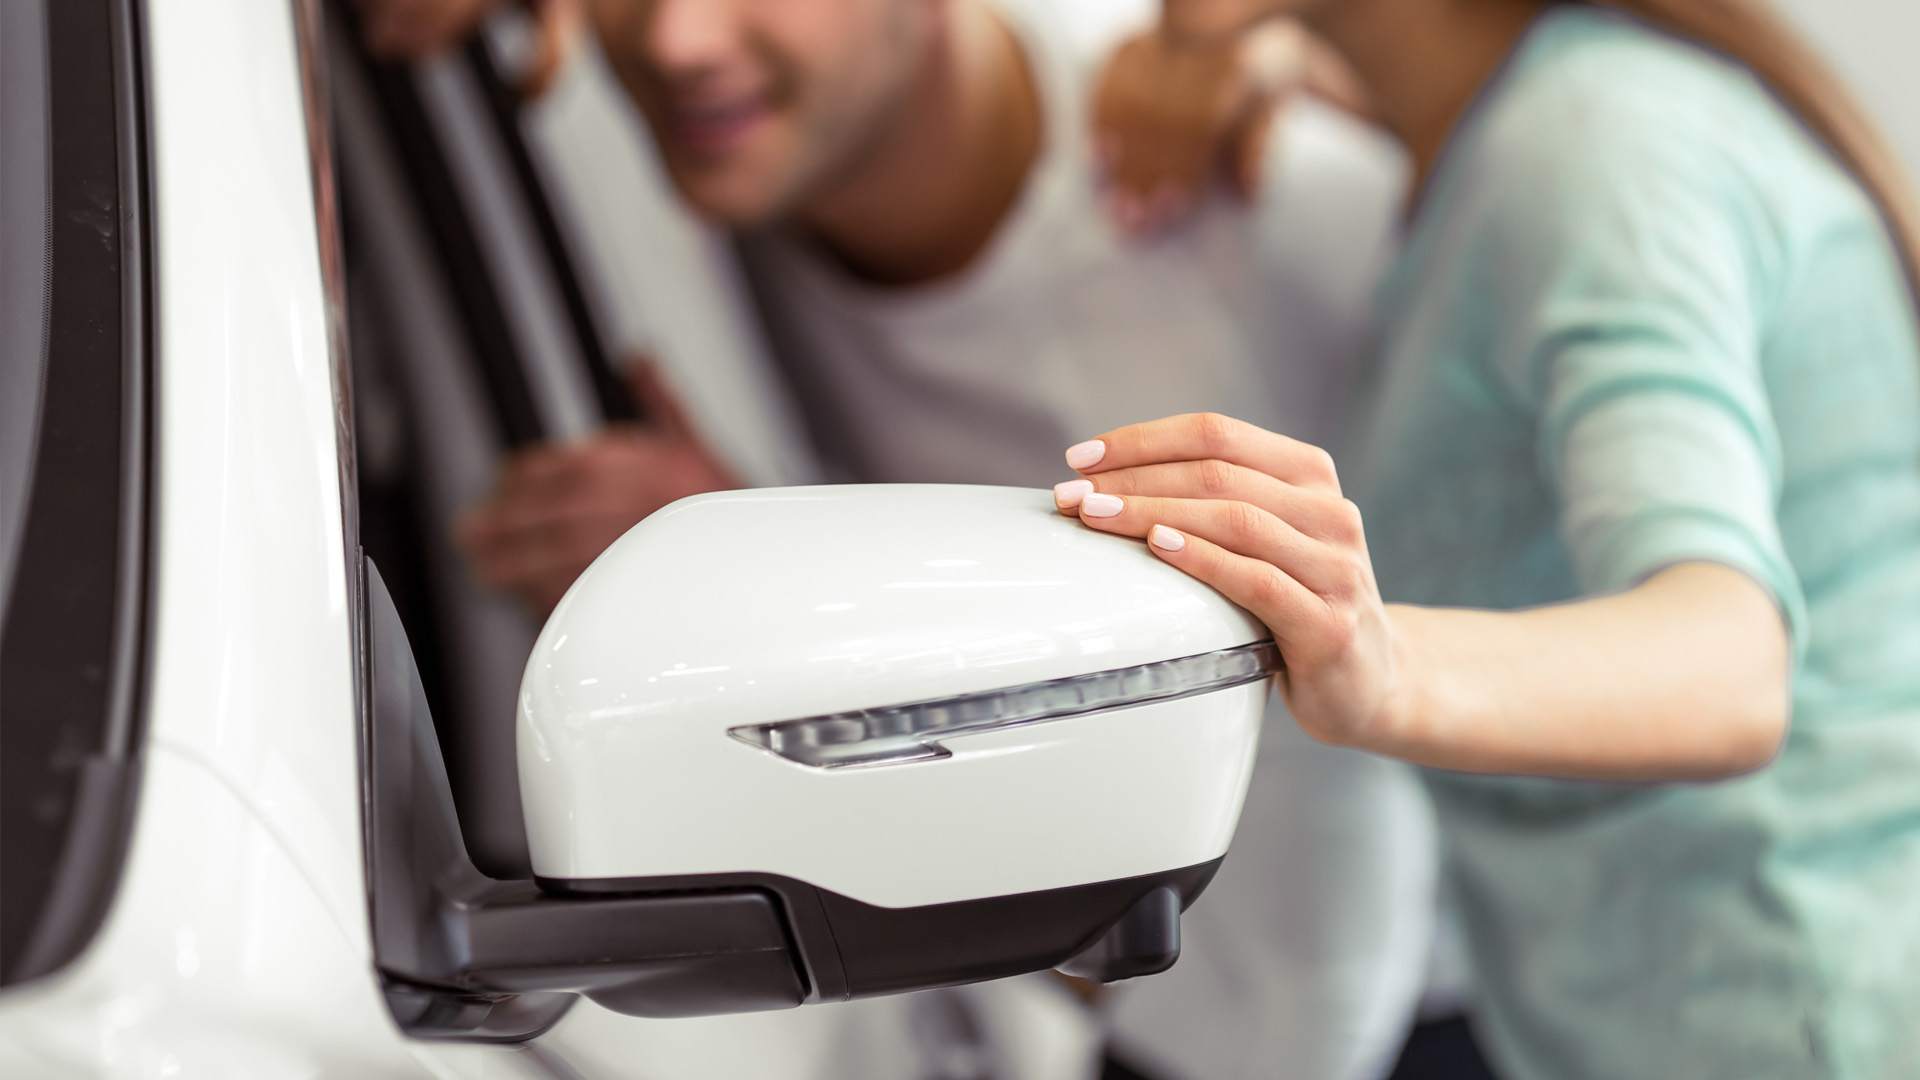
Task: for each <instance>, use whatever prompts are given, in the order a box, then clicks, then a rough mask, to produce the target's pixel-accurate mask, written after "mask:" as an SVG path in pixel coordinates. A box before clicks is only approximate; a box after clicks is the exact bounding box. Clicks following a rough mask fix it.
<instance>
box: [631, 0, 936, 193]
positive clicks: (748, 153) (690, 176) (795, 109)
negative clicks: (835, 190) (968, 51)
mask: <svg viewBox="0 0 1920 1080" xmlns="http://www.w3.org/2000/svg"><path fill="white" fill-rule="evenodd" d="M942 2H944V0H593V11H594V17H595V21H596V22H597V23H598V24H599V29H600V34H601V39H602V41H603V42H604V43H605V45H606V50H607V55H608V57H609V58H610V59H611V60H612V62H613V66H614V69H615V70H616V71H617V72H618V73H619V75H620V79H621V81H622V82H624V83H625V84H626V87H627V90H628V92H629V93H631V94H632V95H633V98H634V101H635V102H636V103H637V104H638V105H639V106H640V109H641V111H642V112H643V113H644V114H645V115H646V118H647V122H648V125H649V126H651V127H652V128H653V133H654V137H655V139H656V140H657V141H658V142H659V144H660V151H661V155H662V157H663V158H664V159H665V161H666V165H667V171H668V172H669V173H670V174H671V175H672V177H673V181H674V183H675V185H677V186H678V187H679V189H680V192H681V194H682V195H683V196H685V198H686V199H687V201H688V202H690V203H692V204H693V206H694V208H695V209H696V210H698V211H700V212H701V213H702V214H704V215H706V216H708V217H711V218H714V219H716V220H718V221H721V222H723V223H725V224H729V225H736V226H738V225H754V224H759V223H762V222H766V221H769V220H772V219H775V218H778V217H780V216H782V215H785V214H787V213H790V212H792V211H793V210H794V209H795V208H796V207H798V206H800V205H802V204H804V203H805V202H806V200H807V199H809V198H811V197H812V196H814V195H815V194H817V193H818V192H820V191H821V190H822V189H823V188H825V187H827V186H828V185H831V184H832V183H833V182H834V180H835V179H837V178H838V177H840V176H842V175H844V174H845V173H846V172H848V171H850V170H851V169H853V168H854V167H855V166H857V165H858V163H859V161H860V158H861V157H862V156H863V155H864V154H866V153H868V152H869V151H870V149H871V148H872V147H873V145H874V144H875V143H876V142H877V141H878V139H879V138H880V136H881V134H882V132H883V131H884V130H885V128H886V125H887V124H888V122H889V121H890V120H891V119H892V118H893V116H894V110H896V109H898V108H900V107H901V106H902V104H903V102H904V99H905V97H906V95H907V94H908V92H909V90H910V86H911V83H912V79H913V76H914V74H915V73H916V71H917V70H918V68H919V67H920V66H921V65H922V64H923V63H924V62H925V58H926V57H927V56H928V55H930V52H931V50H930V49H929V47H928V46H929V43H930V41H931V40H932V38H931V35H932V34H933V33H934V32H935V29H936V23H935V18H936V15H937V10H936V8H937V5H938V4H939V3H942Z"/></svg>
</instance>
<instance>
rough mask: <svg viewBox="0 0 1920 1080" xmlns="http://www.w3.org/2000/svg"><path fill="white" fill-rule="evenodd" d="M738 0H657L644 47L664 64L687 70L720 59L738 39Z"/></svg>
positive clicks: (728, 52)
mask: <svg viewBox="0 0 1920 1080" xmlns="http://www.w3.org/2000/svg"><path fill="white" fill-rule="evenodd" d="M738 16H739V4H738V3H737V0H657V2H656V3H655V5H654V10H653V19H652V21H651V22H650V23H649V24H648V26H647V31H646V49H647V53H648V54H649V55H650V56H651V57H652V59H653V61H654V62H655V63H656V64H658V65H660V66H661V67H663V68H666V69H669V70H672V69H679V70H686V69H688V68H701V67H707V66H709V65H711V64H714V63H717V62H720V61H723V60H725V59H726V58H727V56H728V55H729V54H731V53H732V52H733V51H734V47H735V45H736V44H737V42H738V40H739V18H738Z"/></svg>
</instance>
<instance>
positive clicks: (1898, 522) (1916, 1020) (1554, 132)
mask: <svg viewBox="0 0 1920 1080" xmlns="http://www.w3.org/2000/svg"><path fill="white" fill-rule="evenodd" d="M1381 301H1382V309H1381V318H1382V322H1381V327H1380V334H1381V336H1380V338H1379V341H1378V355H1377V362H1378V364H1379V367H1378V368H1377V369H1376V373H1375V374H1376V377H1377V378H1378V380H1379V392H1380V397H1379V398H1378V402H1377V407H1376V409H1375V412H1374V414H1373V416H1372V417H1371V422H1370V423H1369V424H1368V425H1367V426H1366V427H1365V429H1364V432H1365V437H1364V438H1363V440H1362V442H1363V449H1362V451H1361V452H1360V453H1359V455H1358V456H1357V457H1356V458H1355V459H1354V461H1353V462H1352V464H1351V465H1350V466H1349V468H1348V469H1347V478H1348V487H1349V490H1350V491H1351V492H1352V494H1353V495H1354V496H1355V498H1356V499H1357V501H1359V503H1360V504H1361V507H1362V509H1363V510H1364V512H1365V515H1366V521H1367V534H1368V541H1369V544H1370V545H1371V548H1372V551H1373V555H1374V559H1375V562H1376V566H1377V569H1378V574H1379V580H1380V584H1381V587H1382V589H1383V591H1384V592H1385V594H1386V596H1387V599H1389V600H1398V601H1411V602H1414V603H1421V604H1442V605H1454V606H1471V607H1485V608H1517V607H1524V606H1528V605H1535V604H1545V603H1553V602H1556V601H1563V600H1567V599H1570V598H1573V597H1577V596H1583V595H1588V594H1592V593H1597V592H1604V591H1607V590H1614V589H1621V588H1625V587H1628V586H1631V585H1633V584H1635V583H1637V582H1639V581H1641V580H1644V579H1645V578H1646V577H1647V576H1648V575H1650V574H1652V573H1653V572H1655V571H1657V570H1659V569H1661V568H1663V567H1666V566H1670V565H1672V564H1674V563H1678V562H1684V561H1690V560H1705V561H1711V562H1716V563H1723V564H1726V565H1729V566H1732V567H1735V568H1737V569H1739V570H1742V571H1744V572H1745V573H1747V574H1749V575H1751V576H1752V577H1753V578H1754V579H1756V580H1757V581H1759V582H1760V583H1762V584H1763V585H1764V586H1765V587H1766V588H1767V589H1768V590H1770V591H1771V592H1772V594H1773V596H1774V597H1775V598H1776V600H1777V601H1778V604H1779V608H1780V610H1781V612H1782V617H1783V618H1784V619H1785V620H1786V621H1787V623H1788V624H1789V625H1790V627H1791V630H1792V635H1793V641H1794V644H1795V657H1796V664H1797V668H1796V672H1795V675H1794V679H1793V687H1792V695H1793V726H1792V732H1791V735H1790V736H1789V738H1788V740H1787V743H1786V745H1785V747H1784V748H1783V750H1782V751H1781V753H1780V755H1779V757H1778V759H1777V760H1776V761H1775V762H1774V763H1773V764H1771V765H1770V766H1768V767H1766V768H1764V769H1761V770H1760V771H1758V772H1756V773H1754V774H1752V775H1749V776H1744V777H1739V778H1736V779H1733V780H1728V781H1725V782H1720V783H1711V784H1661V785H1606V784H1579V783H1570V782H1559V781H1546V780H1535V779H1519V778H1503V777H1471V776H1464V775H1456V774H1444V773H1432V774H1430V775H1429V780H1430V787H1431V789H1432V791H1433V794H1434V797H1435V801H1436V804H1437V806H1438V808H1439V812H1440V817H1441V821H1442V825H1443V830H1444V835H1445V838H1446V843H1447V850H1448V854H1449V857H1450V859H1451V864H1452V870H1453V872H1454V874H1455V878H1456V884H1457V885H1458V890H1459V895H1460V898H1461V906H1462V908H1463V910H1464V917H1465V921H1466V923H1467V929H1468V934H1469V938H1470V941H1471V946H1472V950H1471V951H1472V956H1473V959H1474V963H1475V965H1476V968H1477V973H1478V978H1479V982H1480V989H1481V994H1482V1006H1481V1009H1480V1014H1479V1026H1480V1031H1481V1034H1482V1036H1483V1039H1484V1041H1485V1042H1486V1043H1487V1044H1488V1048H1489V1052H1490V1054H1491V1056H1492V1057H1493V1058H1494V1059H1495V1063H1496V1065H1497V1066H1498V1067H1499V1069H1500V1071H1501V1073H1502V1075H1504V1076H1507V1077H1511V1078H1514V1080H1579V1078H1584V1077H1618V1078H1623V1080H1666V1078H1673V1080H1683V1078H1684V1080H1705V1078H1710V1077H1727V1078H1736V1077H1737V1078H1740V1080H1753V1078H1761V1077H1848V1078H1854V1077H1859V1078H1865V1077H1875V1078H1879V1077H1888V1078H1892V1077H1920V347H1916V337H1915V325H1914V317H1913V304H1912V302H1911V297H1910V294H1909V292H1908V290H1907V286H1906V283H1905V281H1904V280H1903V278H1902V276H1901V271H1900V269H1899V264H1898V261H1897V259H1896V256H1895V253H1894V250H1893V247H1892V245H1891V243H1890V241H1889V238H1888V234H1887V231H1886V229H1885V228H1884V226H1883V224H1882V222H1881V221H1880V219H1879V217H1878V216H1877V214H1876V212H1875V209H1874V207H1873V206H1872V204H1871V203H1870V202H1869V201H1868V200H1867V198H1866V197H1865V195H1864V194H1863V193H1862V191H1861V189H1860V188H1859V186H1858V185H1857V184H1855V183H1854V182H1853V181H1852V179H1851V178H1850V177H1849V176H1848V175H1847V174H1846V173H1845V172H1844V171H1843V170H1841V169H1840V168H1839V167H1838V166H1836V165H1835V163H1834V162H1833V161H1832V160H1831V159H1830V157H1829V156H1828V154H1827V153H1826V152H1825V151H1824V150H1823V149H1822V147H1821V146H1820V145H1819V144H1817V143H1816V142H1815V141H1814V140H1813V139H1812V138H1811V137H1810V136H1809V135H1808V134H1807V133H1806V132H1805V131H1804V130H1803V129H1802V128H1801V127H1800V126H1799V125H1798V124H1797V123H1796V122H1795V120H1794V119H1793V118H1792V117H1791V116H1790V115H1789V114H1788V113H1786V112H1785V111H1784V110H1783V109H1782V108H1781V107H1780V106H1779V105H1778V104H1777V103H1776V102H1775V101H1774V99H1773V98H1772V97H1770V96H1769V95H1768V93H1767V92H1766V91H1765V90H1764V88H1762V87H1761V86H1760V85H1758V84H1757V83H1756V82H1755V81H1754V80H1753V79H1752V78H1751V77H1750V76H1749V75H1748V74H1747V73H1745V72H1744V70H1742V69H1740V68H1737V67H1734V66H1732V65H1730V64H1728V63H1726V62H1725V61H1723V60H1720V59H1718V58H1716V57H1714V56H1712V55H1710V54H1707V53H1704V52H1702V51H1700V50H1697V49H1695V48H1692V47H1690V46H1688V45H1685V44H1682V43H1680V42H1677V41H1675V40H1673V39H1671V38H1668V37H1666V36H1663V35H1661V34H1659V33H1657V32H1655V31H1652V30H1650V29H1647V28H1645V27H1643V26H1641V25H1640V24H1638V23H1635V22H1632V21H1629V20H1627V19H1625V18H1623V17H1620V16H1616V15H1611V14H1607V13H1605V12H1603V11H1601V10H1599V9H1595V8H1590V7H1587V6H1584V5H1563V6H1556V7H1553V8H1549V9H1548V11H1547V13H1546V14H1544V15H1543V16H1542V17H1541V19H1540V20H1539V21H1538V22H1537V23H1536V24H1535V26H1534V27H1533V29H1532V31H1531V32H1530V34H1529V35H1528V37H1527V38H1526V39H1525V41H1524V42H1523V43H1522V45H1521V46H1520V48H1519V49H1518V51H1517V52H1516V54H1515V55H1514V57H1513V58H1512V60H1511V61H1510V62H1509V64H1508V65H1507V67H1506V68H1505V70H1504V71H1503V72H1502V74H1501V75H1500V76H1499V77H1498V78H1497V79H1496V80H1495V82H1494V83H1493V84H1492V85H1491V86H1490V87H1489V88H1488V89H1487V90H1486V91H1485V92H1484V94H1483V95H1482V97H1481V99H1480V101H1479V102H1478V103H1477V105H1476V106H1475V108H1474V109H1473V111H1472V112H1471V113H1470V114H1469V116H1468V117H1467V118H1466V120H1464V121H1463V122H1462V125H1461V127H1460V128H1459V130H1458V131H1457V132H1456V133H1455V134H1454V136H1453V138H1452V141H1451V144H1450V145H1449V146H1448V148H1447V150H1446V152H1445V154H1444V156H1443V158H1442V160H1441V162H1440V165H1439V167H1438V169H1437V170H1436V172H1435V174H1434V176H1433V178H1432V180H1431V182H1430V184H1429V185H1428V188H1427V190H1426V193H1425V195H1424V198H1423V202H1422V204H1421V205H1420V206H1419V207H1417V209H1416V211H1415V215H1414V217H1413V219H1412V222H1411V224H1410V231H1409V235H1408V237H1407V243H1406V247H1405V249H1404V252H1403V254H1402V256H1401V259H1400V262H1399V264H1398V265H1397V267H1396V268H1395V269H1394V270H1393V272H1392V273H1391V274H1390V276H1389V277H1388V279H1387V281H1386V282H1385V283H1384V285H1383V286H1382V293H1381Z"/></svg>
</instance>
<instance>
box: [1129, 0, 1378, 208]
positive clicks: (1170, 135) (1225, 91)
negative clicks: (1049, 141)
mask: <svg viewBox="0 0 1920 1080" xmlns="http://www.w3.org/2000/svg"><path fill="white" fill-rule="evenodd" d="M1300 90H1305V91H1307V92H1309V93H1311V94H1313V95H1314V96H1315V97H1317V98H1320V99H1321V100H1323V101H1326V102H1329V103H1331V104H1333V105H1336V106H1339V107H1340V108H1343V109H1346V110H1348V111H1349V112H1352V113H1354V114H1355V115H1357V116H1362V117H1366V116H1368V115H1369V114H1370V112H1371V106H1370V105H1369V103H1368V101H1367V94H1366V91H1365V90H1364V88H1362V86H1361V85H1360V82H1359V80H1358V78H1357V77H1355V76H1354V74H1353V72H1352V70H1351V69H1350V68H1349V67H1348V66H1347V64H1346V62H1345V61H1344V60H1342V59H1341V58H1340V57H1339V56H1338V55H1337V54H1335V53H1334V52H1333V50H1332V48H1330V47H1329V46H1327V45H1326V44H1325V43H1324V42H1322V41H1320V40H1319V39H1318V38H1316V37H1314V36H1313V35H1312V34H1309V33H1308V32H1307V31H1306V30H1304V29H1302V28H1301V27H1300V26H1299V24H1297V23H1294V22H1291V21H1288V20H1285V19H1271V18H1268V17H1267V14H1266V12H1265V10H1264V9H1263V8H1262V7H1261V5H1260V3H1259V0H1220V2H1212V3H1207V2H1202V3H1193V2H1188V3H1179V4H1174V3H1169V4H1168V5H1167V9H1166V18H1165V20H1164V21H1163V22H1162V24H1161V25H1160V26H1158V27H1155V28H1154V29H1152V30H1149V31H1147V32H1145V33H1142V34H1140V35H1138V36H1136V37H1134V38H1131V39H1129V40H1127V41H1126V42H1124V43H1123V44H1122V45H1121V46H1120V48H1119V49H1117V50H1116V51H1115V52H1114V54H1113V58H1112V59H1111V60H1109V61H1108V63H1107V67H1106V70H1105V71H1104V72H1103V73H1102V74H1101V78H1100V86H1099V90H1098V93H1097V95H1096V97H1095V101H1094V118H1093V128H1094V145H1095V146H1096V147H1098V148H1099V154H1100V159H1101V165H1102V167H1103V169H1104V171H1105V174H1106V181H1107V200H1108V210H1109V213H1110V214H1111V215H1112V217H1113V219H1114V221H1115V223H1116V224H1118V225H1119V226H1120V227H1121V228H1122V229H1124V230H1126V231H1127V232H1129V233H1133V234H1136V235H1138V234H1144V233H1148V232H1152V231H1155V230H1157V229H1160V228H1163V227H1165V226H1167V225H1170V224H1172V223H1174V222H1176V221H1177V220H1178V219H1180V218H1181V217H1182V216H1184V215H1185V213H1186V212H1187V211H1188V210H1189V209H1190V208H1191V207H1192V206H1193V205H1194V204H1195V202H1196V200H1197V198H1198V196H1199V194H1200V192H1201V191H1202V190H1203V189H1204V188H1206V187H1207V186H1208V185H1209V184H1212V183H1213V182H1214V180H1215V178H1216V177H1224V179H1225V180H1226V181H1227V183H1228V185H1229V186H1230V188H1231V189H1232V190H1233V191H1234V192H1236V193H1237V194H1238V195H1239V196H1240V197H1241V198H1243V199H1248V200H1251V199H1253V198H1254V196H1255V195H1256V194H1257V193H1258V191H1259V190H1260V186H1261V184H1262V182H1263V180H1264V176H1263V172H1264V166H1265V163H1266V159H1267V138H1268V135H1269V133H1270V132H1271V131H1272V130H1273V120H1274V113H1275V112H1276V110H1277V109H1279V108H1280V107H1281V106H1283V105H1284V104H1285V103H1286V101H1287V99H1288V98H1289V97H1290V96H1291V95H1292V94H1293V93H1295V92H1296V91H1300Z"/></svg>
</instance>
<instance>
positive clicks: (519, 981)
mask: <svg viewBox="0 0 1920 1080" xmlns="http://www.w3.org/2000/svg"><path fill="white" fill-rule="evenodd" d="M363 565H364V567H365V572H364V578H363V581H362V582H361V588H362V589H363V594H362V597H363V604H362V605H361V610H362V611H364V612H366V624H365V626H364V627H362V632H361V643H362V647H363V648H364V650H365V652H364V654H363V656H362V657H361V661H362V671H363V673H364V675H365V678H364V679H363V680H362V685H363V686H364V687H365V688H366V693H367V700H365V701H363V702H362V703H361V710H360V711H361V724H362V739H361V753H362V755H363V761H362V762H361V767H362V776H363V777H364V778H365V785H366V789H365V792H364V800H365V827H366V853H367V862H368V866H367V878H368V888H369V892H370V897H369V900H370V903H371V907H372V915H373V937H374V954H375V958H376V960H375V962H376V964H377V966H378V968H379V971H380V976H381V980H382V983H383V986H384V988H385V991H386V997H387V1002H388V1007H389V1009H390V1011H391V1012H392V1013H393V1016H394V1019H395V1020H396V1022H398V1024H399V1025H400V1027H401V1028H402V1030H404V1031H406V1032H407V1033H408V1034H409V1035H412V1036H414V1037H416V1038H428V1039H436V1038H437V1039H460V1040H465V1041H478V1042H521V1041H525V1040H527V1039H532V1038H535V1037H537V1036H539V1035H540V1034H541V1033H543V1032H544V1031H546V1030H547V1029H548V1028H550V1027H552V1026H553V1025H554V1024H555V1023H557V1022H558V1021H559V1020H560V1018H561V1016H563V1015H565V1013H566V1011H567V1009H568V1008H569V1007H571V1005H572V1004H573V1002H574V1001H575V1000H576V998H577V997H578V996H579V995H581V994H585V995H587V996H588V997H592V998H594V999H596V1000H599V1001H602V1002H603V1003H605V1004H607V1005H609V1006H610V1007H612V1008H616V1009H619V1010H620V1011H623V1012H629V1013H636V1014H640V1015H654V1016H675V1015H704V1014H711V1013H720V1012H738V1011H743V1010H749V1009H767V1008H780V1007H787V1006H793V1005H798V1004H800V1003H801V1001H802V1000H804V999H805V998H806V996H807V986H806V982H805V979H804V977H803V976H802V974H801V973H800V971H799V970H798V968H797V966H796V964H795V962H794V960H793V954H792V950H791V945H790V942H789V941H788V935H787V931H786V927H785V922H784V921H783V919H782V917H781V911H780V906H779V902H778V901H777V900H776V898H775V897H774V896H772V895H771V894H769V893H767V892H765V891H762V890H755V889H717V890H706V891H701V892H695V891H683V892H679V893H670V894H659V895H648V896H633V895H621V896H585V895H581V896H554V895H552V894H550V893H548V892H546V891H544V890H542V889H541V887H540V886H539V885H538V884H537V883H535V882H533V881H531V880H526V881H499V880H495V879H493V878H489V877H487V876H486V875H484V874H482V873H481V872H480V871H479V870H478V869H476V868H475V867H474V865H473V861H472V859H471V858H470V857H469V856H468V853H467V850H466V846H465V843H464V841H463V839H462V836H461V831H460V822H459V818H458V817H457V815H456V814H455V812H454V806H453V798H452V793H451V787H450V785H449V784H448V781H447V773H446V766H445V763H444V762H443V761H442V759H441V756H440V744H439V739H438V736H437V735H436V733H435V730H434V727H433V719H432V716H431V714H430V712H429V711H428V708H427V701H426V694H425V691H424V689H423V688H422V686H421V683H420V677H419V673H418V671H417V669H416V668H415V666H414V662H413V654H412V650H411V648H410V646H409V645H408V642H407V637H406V632H405V629H404V627H402V625H401V623H400V617H399V613H398V611H397V610H396V609H395V607H394V605H393V600H392V598H391V596H390V595H389V594H388V592H387V589H386V586H385V584H384V583H383V582H382V581H381V579H380V574H379V571H378V570H377V569H376V568H375V567H374V566H373V564H372V563H371V562H370V561H365V562H363Z"/></svg>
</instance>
